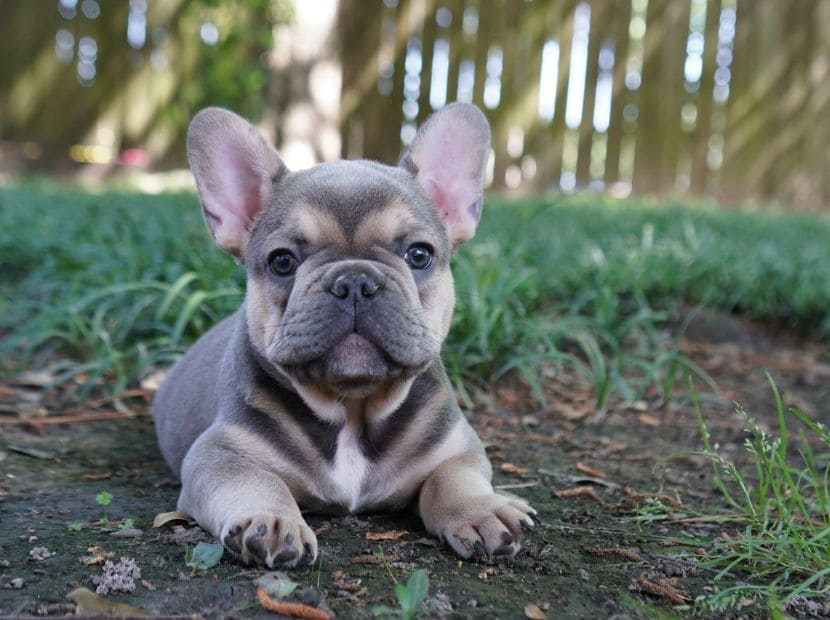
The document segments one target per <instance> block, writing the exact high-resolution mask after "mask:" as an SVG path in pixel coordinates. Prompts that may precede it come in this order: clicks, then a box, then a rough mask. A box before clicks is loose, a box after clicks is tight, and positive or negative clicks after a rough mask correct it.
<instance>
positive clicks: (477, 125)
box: [400, 103, 490, 248]
mask: <svg viewBox="0 0 830 620" xmlns="http://www.w3.org/2000/svg"><path fill="white" fill-rule="evenodd" d="M489 154H490V125H489V124H488V123H487V119H486V118H484V114H482V113H481V110H479V109H478V108H477V107H475V106H473V105H470V104H467V103H453V104H451V105H448V106H447V107H445V108H443V109H442V110H439V111H438V112H436V113H435V114H433V115H432V116H430V117H429V118H428V119H427V121H426V122H425V123H424V124H423V125H422V126H421V128H420V129H419V130H418V133H417V134H416V136H415V140H414V141H413V142H412V145H411V146H410V147H409V150H408V151H407V152H406V153H405V154H404V156H403V158H402V159H401V163H400V166H401V167H402V168H404V169H406V170H409V171H410V172H411V173H412V174H414V175H415V180H416V181H417V182H418V184H419V185H420V186H421V189H423V191H424V193H426V195H427V196H428V197H429V198H430V199H431V200H432V202H434V203H435V206H436V207H438V211H439V212H440V214H441V217H442V219H443V220H444V226H445V227H446V229H447V236H448V237H449V240H450V243H451V244H452V247H453V248H457V247H458V246H459V245H461V244H462V243H464V242H465V241H467V239H469V238H470V237H472V236H473V234H475V230H476V226H477V225H478V220H479V218H480V217H481V205H482V196H483V192H484V167H485V165H486V164H487V157H488V156H489Z"/></svg>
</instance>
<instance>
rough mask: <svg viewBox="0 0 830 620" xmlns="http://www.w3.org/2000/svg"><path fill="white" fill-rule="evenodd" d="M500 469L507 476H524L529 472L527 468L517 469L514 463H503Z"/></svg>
mask: <svg viewBox="0 0 830 620" xmlns="http://www.w3.org/2000/svg"><path fill="white" fill-rule="evenodd" d="M499 469H501V470H502V471H503V472H504V473H506V474H512V475H514V476H524V475H525V474H526V473H527V472H528V469H527V467H517V466H516V465H514V464H513V463H502V464H501V466H500V467H499Z"/></svg>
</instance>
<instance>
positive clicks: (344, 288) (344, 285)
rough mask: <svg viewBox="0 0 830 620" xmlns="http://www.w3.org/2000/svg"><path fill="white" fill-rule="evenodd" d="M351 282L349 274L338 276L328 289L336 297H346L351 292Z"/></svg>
mask: <svg viewBox="0 0 830 620" xmlns="http://www.w3.org/2000/svg"><path fill="white" fill-rule="evenodd" d="M351 284H352V277H351V276H340V277H339V278H337V279H336V280H335V281H334V284H332V285H331V288H330V289H329V291H330V292H331V294H332V295H334V296H335V297H337V298H338V299H346V298H347V297H348V296H349V295H350V294H351V292H352V287H351Z"/></svg>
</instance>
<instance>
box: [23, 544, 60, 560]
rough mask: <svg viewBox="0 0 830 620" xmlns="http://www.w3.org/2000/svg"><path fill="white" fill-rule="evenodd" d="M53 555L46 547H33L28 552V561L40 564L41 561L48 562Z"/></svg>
mask: <svg viewBox="0 0 830 620" xmlns="http://www.w3.org/2000/svg"><path fill="white" fill-rule="evenodd" d="M53 555H55V554H54V553H52V552H51V551H49V549H47V548H46V547H33V548H32V549H30V550H29V559H30V560H31V561H32V562H42V561H43V560H48V559H49V558H51V557H52V556H53Z"/></svg>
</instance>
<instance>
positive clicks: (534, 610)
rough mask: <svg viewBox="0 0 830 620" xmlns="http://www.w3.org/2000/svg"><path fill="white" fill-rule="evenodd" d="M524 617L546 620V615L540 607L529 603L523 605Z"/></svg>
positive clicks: (533, 619) (531, 619)
mask: <svg viewBox="0 0 830 620" xmlns="http://www.w3.org/2000/svg"><path fill="white" fill-rule="evenodd" d="M525 618H530V620H548V615H547V614H546V613H545V612H544V611H542V608H541V607H539V606H538V605H534V604H533V603H530V604H529V605H525Z"/></svg>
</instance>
